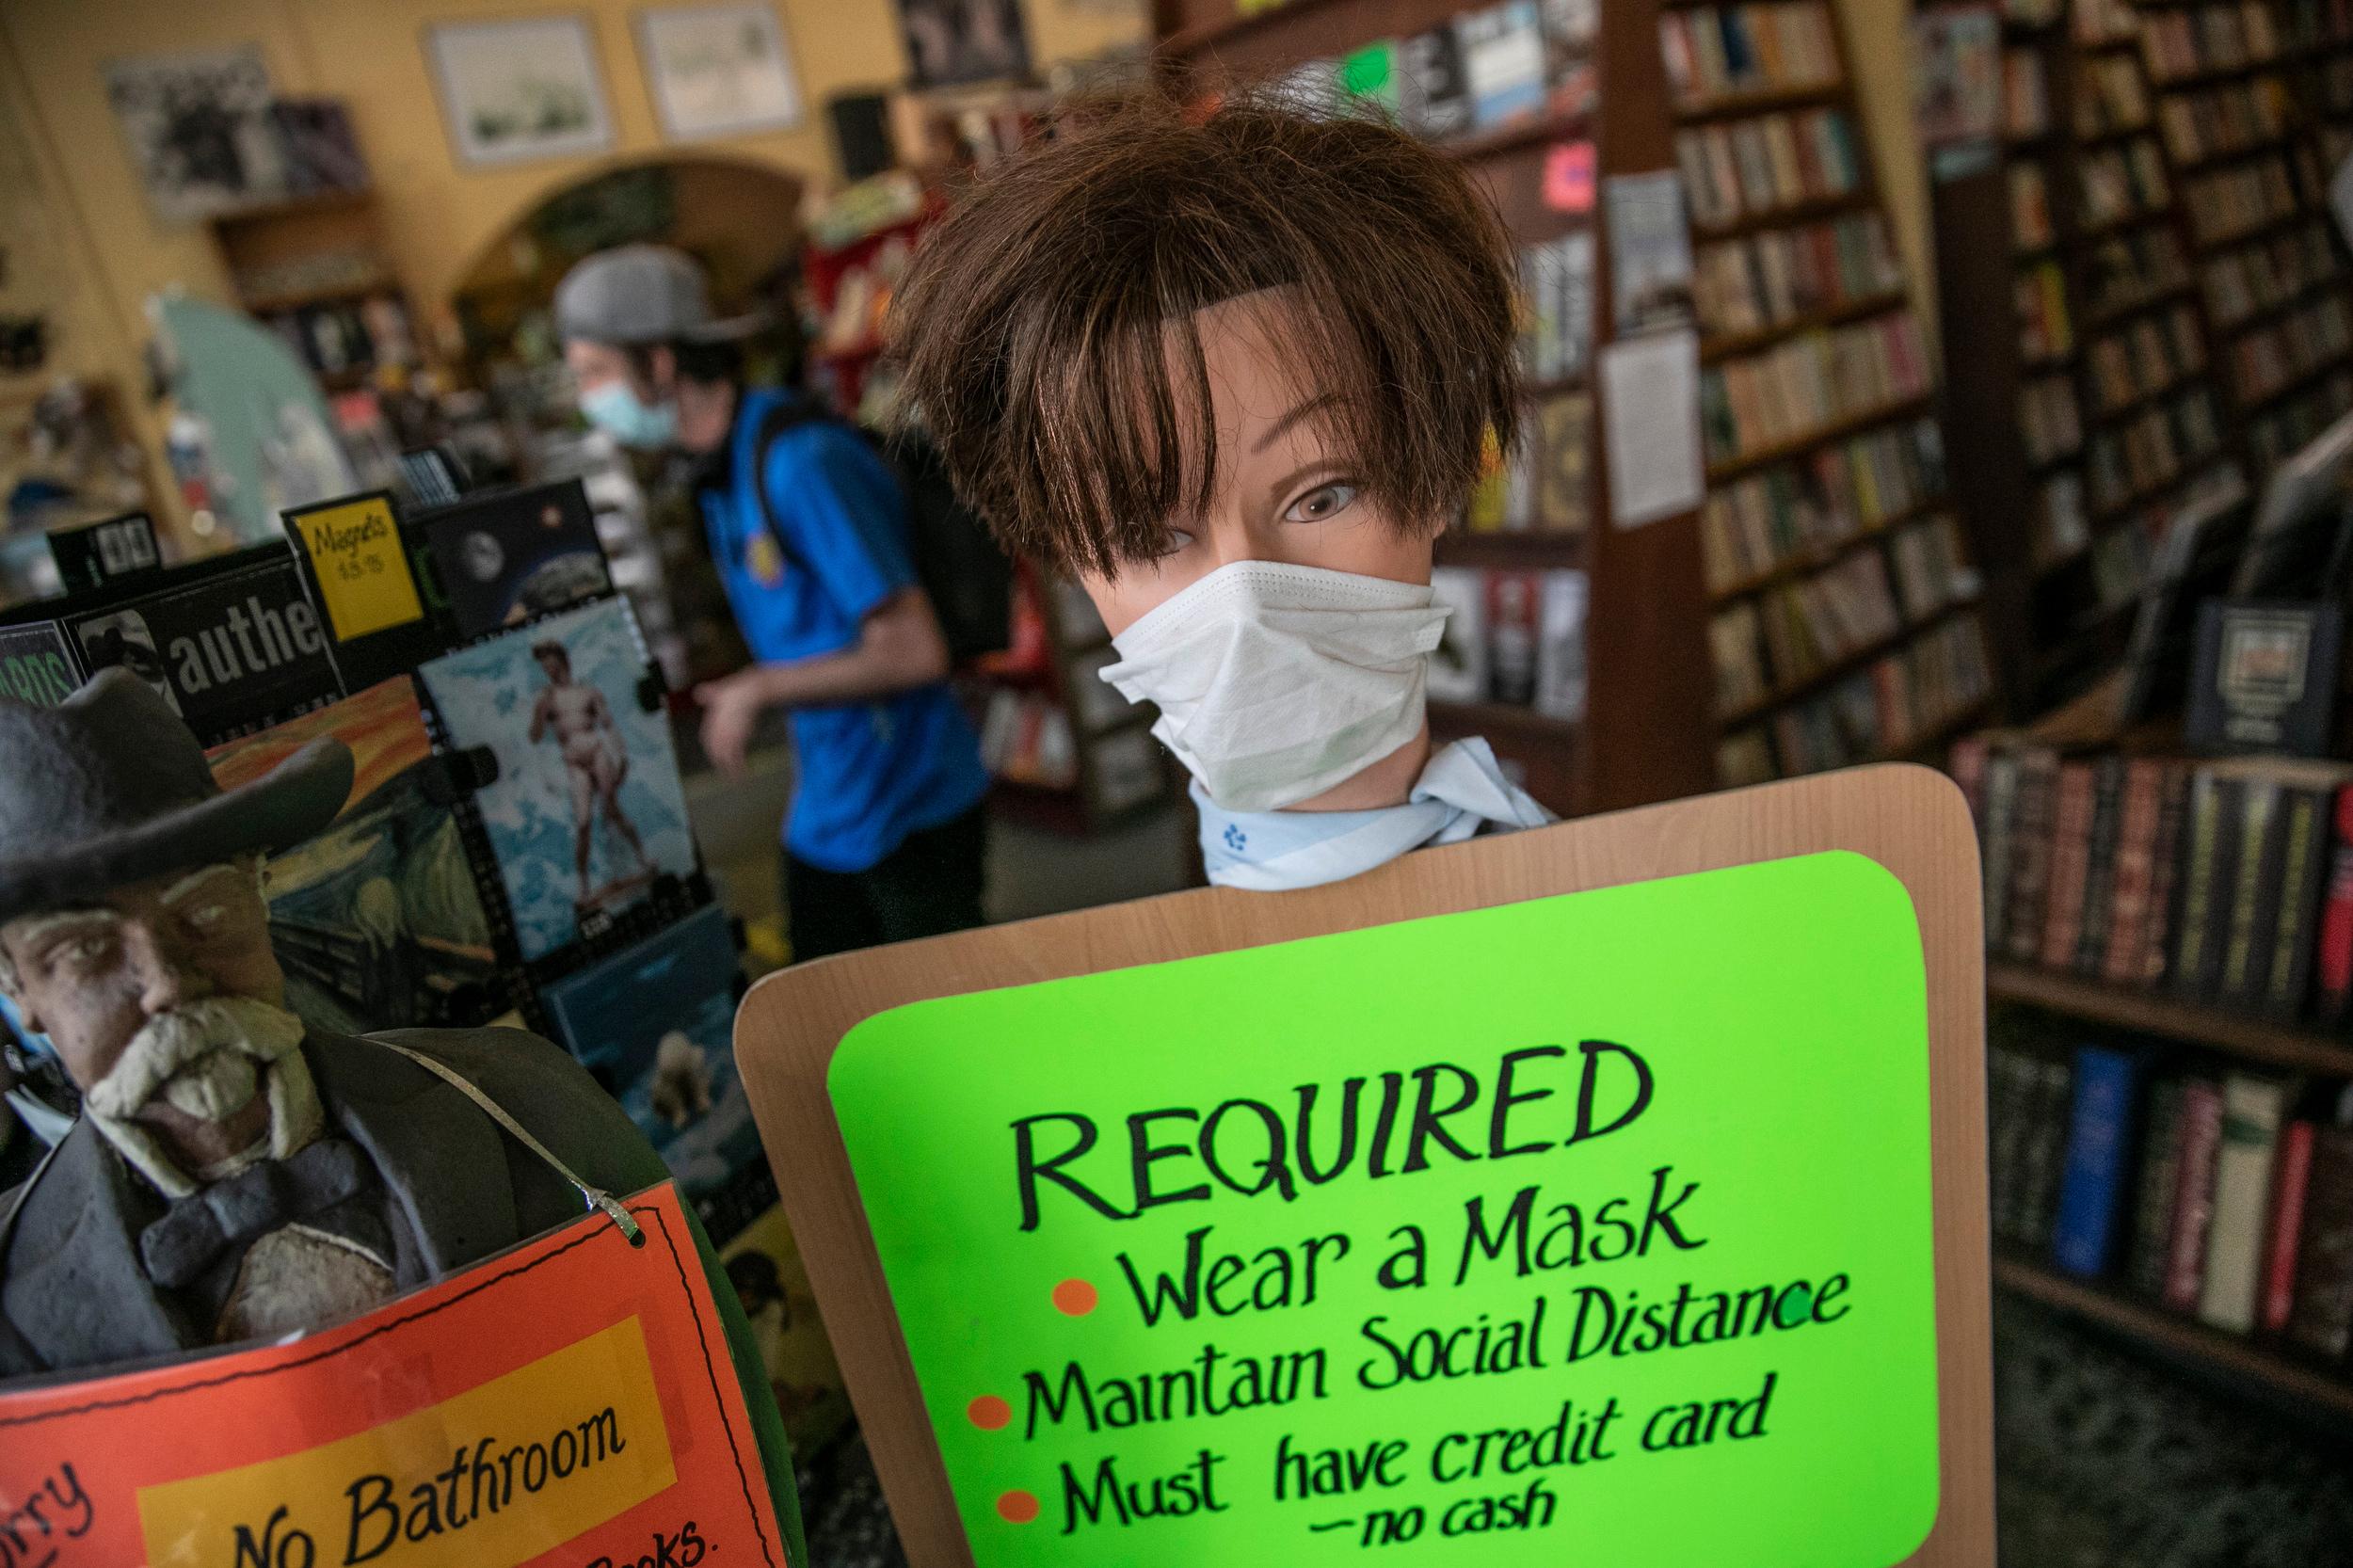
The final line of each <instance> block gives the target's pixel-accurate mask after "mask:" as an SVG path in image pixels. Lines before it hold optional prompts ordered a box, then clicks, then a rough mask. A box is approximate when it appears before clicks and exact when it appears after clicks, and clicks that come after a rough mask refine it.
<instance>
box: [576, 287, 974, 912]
mask: <svg viewBox="0 0 2353 1568" xmlns="http://www.w3.org/2000/svg"><path fill="white" fill-rule="evenodd" d="M555 325H556V330H557V332H558V333H559V334H560V335H561V337H562V338H563V340H564V355H565V359H566V360H567V362H568V364H569V365H570V367H571V371H572V375H573V377H574V379H575V380H576V381H577V382H578V383H579V388H580V403H581V410H582V412H583V413H584V414H585V415H586V416H587V417H588V419H589V421H590V423H592V424H596V425H598V426H599V427H600V428H602V429H604V430H606V431H608V432H610V433H611V434H612V435H613V437H614V438H615V439H616V440H618V441H620V442H621V443H622V444H623V445H625V446H629V447H633V448H637V449H640V450H665V449H666V450H671V451H680V452H684V453H687V454H690V455H692V456H695V457H696V458H697V459H698V460H699V467H700V474H699V478H698V482H697V485H696V491H697V496H698V499H699V501H700V504H701V506H702V512H703V521H704V526H705V531H706V535H707V536H708V538H709V541H710V545H711V552H712V560H713V562H714V563H715V564H716V565H717V567H718V570H719V577H720V581H721V583H722V584H724V585H725V587H726V590H727V596H728V605H729V607H730V608H731V609H732V610H733V611H734V615H735V622H736V625H737V627H738V628H739V629H740V630H741V631H742V632H743V634H744V643H745V645H746V646H747V647H749V648H750V649H751V653H752V660H753V663H752V664H750V665H749V666H748V667H746V668H744V669H743V670H741V671H739V672H738V673H736V674H734V675H731V676H728V677H727V678H726V679H725V680H713V681H710V682H707V683H705V684H704V685H701V686H699V687H697V688H696V696H697V698H699V699H700V701H701V703H702V705H703V728H702V740H703V748H704V750H705V751H707V752H708V753H709V754H710V756H711V759H712V762H713V763H714V764H716V765H717V766H718V767H719V768H720V769H721V770H722V771H724V772H727V773H729V774H736V773H740V772H741V771H742V769H743V767H744V748H745V746H746V744H747V743H748V741H749V739H750V736H751V732H752V728H753V725H754V723H755V722H756V721H757V720H758V718H759V717H760V713H761V712H763V711H765V710H767V709H771V708H782V709H786V710H789V711H790V713H791V715H792V717H791V731H792V749H793V765H794V769H795V777H794V782H793V794H792V807H791V808H790V810H789V811H788V812H787V814H786V817H785V822H784V895H785V904H786V909H787V914H788V920H789V924H790V933H791V936H792V951H793V956H794V957H795V958H804V959H805V958H815V957H820V956H822V955H824V954H825V953H829V952H845V951H848V950H850V949H853V948H860V947H870V946H873V945H875V944H877V943H882V942H896V941H904V940H906V939H908V938H910V937H916V936H937V935H940V934H942V933H945V932H950V931H959V930H963V929H965V928H966V927H968V926H973V925H978V924H979V923H981V920H982V914H981V892H982V859H983V851H984V827H983V819H982V805H981V801H982V796H983V794H984V792H985V791H986V789H987V782H988V780H987V774H986V772H985V771H984V768H983V767H982V764H981V755H980V746H979V743H978V742H977V741H976V739H975V738H974V736H973V733H972V728H971V725H970V724H969V722H968V720H967V719H966V717H965V714H964V711H963V709H962V707H961V706H960V705H959V704H958V702H957V701H956V697H955V694H954V693H953V692H952V690H951V689H950V687H949V685H948V682H947V676H948V670H949V655H948V646H947V642H946V640H945V639H944V637H943V636H942V635H941V632H940V629H939V623H938V620H937V618H936V616H935V615H934V614H933V611H932V606H931V601H930V600H929V598H928V597H927V596H926V595H925V594H924V592H923V589H922V586H921V584H920V580H919V579H918V577H917V575H916V572H915V568H914V567H913V564H912V563H911V561H910V560H909V557H908V546H907V526H906V502H905V498H904V495H903V494H902V492H901V488H900V485H899V481H898V478H897V476H896V475H895V474H894V473H893V472H891V470H890V467H889V466H888V464H887V463H886V462H885V461H884V460H883V459H882V457H881V456H879V455H878V454H877V453H876V452H875V450H874V449H873V447H872V445H870V444H869V443H868V441H867V440H866V439H865V438H864V437H863V436H862V435H860V434H859V433H858V432H857V431H856V429H854V428H852V427H851V426H849V425H847V424H842V423H840V422H839V421H836V420H833V419H830V418H826V417H824V416H823V415H822V413H821V412H820V411H819V410H817V409H816V408H814V407H813V406H811V407H808V408H800V407H799V406H797V405H794V404H793V402H792V400H793V399H794V397H795V395H796V394H793V393H791V392H778V391H775V390H771V389H765V388H751V387H746V386H745V385H744V377H743V356H742V351H741V348H740V346H739V345H740V341H741V339H742V337H743V336H744V332H745V330H746V329H747V328H748V326H749V324H748V323H746V322H744V321H740V320H739V321H723V320H718V319H716V318H714V317H713V315H712V310H711V304H710V296H709V290H708V287H707V285H706V283H705V280H704V278H703V272H702V268H701V267H700V266H699V265H698V264H696V262H694V261H693V260H692V259H691V258H689V257H688V256H686V255H684V254H683V253H681V252H680V251H677V250H673V249H669V248H664V247H659V246H649V245H633V246H624V247H621V248H616V249H613V250H606V251H600V252H599V253H597V254H596V255H593V256H590V257H588V258H587V259H586V260H584V261H583V262H581V263H580V264H578V265H577V266H575V267H574V268H573V269H572V270H571V271H570V272H569V273H568V274H567V275H566V277H565V279H564V280H563V282H562V283H561V284H560V285H558V287H557V289H556V294H555ZM780 408H785V409H790V410H791V411H792V412H796V413H799V414H801V415H802V416H803V417H799V418H794V419H789V420H784V421H779V420H778V419H777V417H776V416H777V412H778V410H779V409H780ZM771 431H773V434H770V432H771ZM763 438H765V439H763Z"/></svg>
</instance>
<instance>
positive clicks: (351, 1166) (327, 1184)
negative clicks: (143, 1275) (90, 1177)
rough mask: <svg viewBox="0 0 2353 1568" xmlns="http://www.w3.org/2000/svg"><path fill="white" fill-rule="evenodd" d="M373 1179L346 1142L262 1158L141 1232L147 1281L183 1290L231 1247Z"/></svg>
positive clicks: (357, 1152) (321, 1141)
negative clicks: (280, 1157) (277, 1157)
mask: <svg viewBox="0 0 2353 1568" xmlns="http://www.w3.org/2000/svg"><path fill="white" fill-rule="evenodd" d="M366 1181H367V1160H366V1157H365V1156H363V1155H362V1154H361V1153H360V1148H359V1145H357V1144H354V1143H352V1142H351V1141H350V1140H349V1139H347V1138H321V1139H319V1140H317V1141H316V1142H315V1143H312V1144H309V1145H308V1146H307V1147H305V1148H303V1149H301V1150H299V1151H298V1152H296V1154H295V1156H294V1157H293V1158H292V1159H290V1160H263V1161H262V1162H261V1163H259V1164H258V1165H248V1167H246V1168H245V1169H244V1170H242V1171H239V1172H238V1173H237V1174H236V1175H235V1176H230V1177H228V1178H227V1179H225V1180H221V1181H216V1182H214V1183H213V1184H212V1185H211V1186H210V1187H207V1188H204V1189H203V1190H202V1191H200V1192H192V1193H190V1194H189V1195H188V1196H186V1197H184V1198H180V1199H177V1200H175V1201H174V1202H173V1204H172V1206H171V1208H169V1209H168V1210H166V1211H165V1213H164V1217H163V1218H162V1219H160V1220H157V1221H156V1222H155V1223H154V1224H151V1225H149V1226H148V1227H147V1228H146V1229H145V1230H144V1231H142V1232H140V1233H139V1256H140V1258H141V1260H142V1261H144V1262H145V1263H146V1265H147V1275H148V1277H149V1278H150V1279H152V1280H153V1281H154V1282H155V1283H156V1284H158V1285H160V1286H163V1287H164V1288H167V1289H175V1290H176V1289H178V1288H180V1287H182V1286H184V1285H187V1284H189V1283H191V1282H192V1281H194V1280H195V1279H196V1278H197V1277H198V1276H199V1275H200V1274H201V1273H203V1272H204V1271H205V1270H207V1269H209V1268H211V1267H212V1266H213V1262H214V1260H215V1259H216V1258H217V1257H219V1256H220V1255H221V1254H222V1252H224V1251H225V1250H227V1249H228V1248H229V1247H231V1246H232V1245H243V1244H245V1243H246V1242H248V1241H251V1240H254V1239H255V1238H256V1237H260V1236H264V1235H267V1234H268V1233H269V1232H271V1231H273V1230H276V1229H278V1228H279V1227H280V1225H284V1224H291V1223H292V1222H294V1221H296V1220H299V1219H301V1218H302V1217H303V1216H305V1215H307V1214H315V1213H316V1212H318V1211H319V1210H320V1209H322V1208H328V1207H330V1206H332V1205H334V1204H339V1203H341V1202H343V1201H344V1199H345V1198H348V1197H352V1196H354V1195H356V1194H357V1193H358V1192H360V1188H361V1187H362V1186H364V1185H365V1184H366Z"/></svg>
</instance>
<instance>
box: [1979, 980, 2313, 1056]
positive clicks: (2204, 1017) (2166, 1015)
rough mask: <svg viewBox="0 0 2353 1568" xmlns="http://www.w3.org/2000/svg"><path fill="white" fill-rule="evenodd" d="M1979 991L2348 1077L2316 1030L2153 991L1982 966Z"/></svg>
mask: <svg viewBox="0 0 2353 1568" xmlns="http://www.w3.org/2000/svg"><path fill="white" fill-rule="evenodd" d="M1985 984H1986V992H1987V994H1988V995H1989V996H1991V997H1993V999H1994V1000H1996V1001H2015V1002H2023V1003H2025V1005H2027V1006H2029V1007H2040V1008H2041V1009H2043V1010H2044V1011H2045V1012H2050V1013H2058V1014H2063V1015H2065V1016H2068V1017H2071V1018H2081V1019H2084V1020H2085V1021H2087V1022H2089V1023H2099V1024H2106V1025H2109V1026H2111V1027H2113V1028H2117V1029H2129V1030H2133V1031H2136V1032H2139V1033H2142V1034H2154V1035H2158V1036H2160V1037H2162V1038H2164V1039H2168V1040H2176V1041H2179V1042H2181V1043H2182V1044H2184V1045H2191V1046H2202V1047H2205V1048H2208V1049H2211V1050H2217V1051H2223V1052H2226V1053H2228V1054H2230V1055H2233V1056H2237V1057H2243V1058H2245V1059H2246V1060H2247V1061H2249V1062H2260V1063H2262V1064H2265V1066H2272V1067H2283V1068H2286V1069H2287V1070H2289V1071H2291V1072H2301V1073H2315V1074H2319V1075H2321V1076H2324V1077H2329V1078H2345V1079H2353V1044H2348V1043H2346V1042H2345V1041H2344V1040H2341V1039H2338V1038H2336V1037H2334V1036H2332V1035H2327V1034H2322V1033H2319V1032H2316V1031H2311V1030H2304V1029H2298V1028H2296V1027H2294V1026H2291V1025H2286V1024H2277V1023H2272V1022H2269V1021H2267V1020H2265V1019H2262V1018H2251V1017H2249V1016H2246V1015H2245V1014H2242V1013H2233V1012H2231V1011H2229V1010H2227V1009H2224V1008H2219V1007H2201V1006H2198V1005H2196V1004H2195V1003H2191V1002H2185V1001H2183V1000H2179V999H2177V998H2174V997H2169V996H2166V995H2164V994H2162V993H2159V992H2152V991H2131V990H2126V989H2124V988H2123V987H2121V986H2115V985H2104V984H2099V983H2098V982H2096V981H2089V980H2081V979H2077V978H2076V977H2074V976H2073V975H2067V974H2059V973H2057V972H2054V971H2052V970H2049V969H2041V968H2034V967H2032V966H2030V965H2025V964H1997V963H1989V964H1987V966H1986V970H1985Z"/></svg>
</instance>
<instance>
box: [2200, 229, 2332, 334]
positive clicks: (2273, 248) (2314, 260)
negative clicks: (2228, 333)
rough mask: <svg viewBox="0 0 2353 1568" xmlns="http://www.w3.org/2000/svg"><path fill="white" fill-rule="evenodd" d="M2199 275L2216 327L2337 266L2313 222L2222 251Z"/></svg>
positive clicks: (2322, 278)
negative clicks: (2203, 284) (2234, 248)
mask: <svg viewBox="0 0 2353 1568" xmlns="http://www.w3.org/2000/svg"><path fill="white" fill-rule="evenodd" d="M2199 274H2200V276H2201V278H2202V279H2203V280H2204V281H2205V288H2206V312H2207V314H2208V315H2209V316H2210V317H2211V318H2212V319H2213V321H2214V324H2215V325H2216V326H2217V327H2221V328H2230V327H2234V326H2236V325H2237V324H2238V323H2239V322H2241V321H2244V320H2246V319H2247V318H2248V317H2249V316H2250V315H2253V314H2254V313H2255V312H2258V311H2268V310H2270V309H2271V308H2272V307H2274V306H2276V305H2282V304H2285V303H2286V302H2287V301H2288V300H2290V299H2293V298H2294V297H2295V296H2297V295H2299V294H2302V293H2303V292H2304V291H2305V290H2306V289H2309V288H2313V287H2314V286H2315V285H2317V284H2320V283H2323V282H2326V281H2328V280H2329V279H2332V278H2335V277H2337V276H2338V269H2337V258H2336V251H2335V250H2334V248H2331V246H2330V245H2329V231H2328V229H2327V228H2326V227H2325V226H2324V225H2323V224H2322V223H2321V222H2319V221H2318V220H2315V221H2313V222H2311V223H2307V224H2302V225H2299V226H2298V227H2297V228H2294V229H2290V230H2288V231H2286V232H2283V233H2278V234H2273V235H2271V236H2270V237H2268V238H2266V239H2261V240H2257V241H2255V242H2253V243H2252V244H2249V245H2247V246H2243V247H2241V248H2238V249H2236V250H2228V251H2224V252H2223V253H2222V254H2221V255H2218V256H2215V257H2213V258H2211V259H2209V260H2208V261H2207V262H2206V263H2205V264H2204V265H2202V266H2201V267H2200V268H2199Z"/></svg>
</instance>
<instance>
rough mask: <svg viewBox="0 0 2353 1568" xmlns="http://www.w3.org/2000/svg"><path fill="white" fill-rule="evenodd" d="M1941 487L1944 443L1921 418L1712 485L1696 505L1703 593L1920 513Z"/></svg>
mask: <svg viewBox="0 0 2353 1568" xmlns="http://www.w3.org/2000/svg"><path fill="white" fill-rule="evenodd" d="M1944 490H1945V449H1944V443H1943V439H1942V437H1941V436H1940V434H1939V432H1938V428H1937V425H1936V424H1935V422H1934V421H1932V420H1926V419H1924V420H1918V421H1914V422H1911V423H1908V424H1891V425H1885V426H1882V427H1881V428H1880V429H1877V430H1871V431H1867V432H1865V434H1863V435H1859V436H1852V437H1849V438H1848V439H1847V440H1843V441H1836V442H1833V443H1832V444H1830V445H1827V446H1823V447H1820V448H1817V450H1815V451H1813V452H1810V453H1808V454H1806V455H1805V456H1803V457H1801V458H1797V459H1793V460H1792V461H1790V462H1787V463H1781V464H1776V465H1774V466H1773V467H1771V468H1769V469H1767V470H1765V471H1764V472H1760V473H1753V474H1750V475H1748V476H1746V477H1745V478H1741V479H1738V480H1736V481H1734V482H1733V483H1732V484H1729V485H1721V486H1716V487H1713V488H1710V489H1709V490H1708V492H1707V500H1706V502H1705V504H1703V505H1702V506H1701V508H1700V541H1701V545H1702V551H1703V557H1702V558H1703V560H1704V562H1705V568H1706V574H1707V585H1708V590H1709V592H1710V593H1713V594H1719V595H1721V594H1724V593H1729V592H1731V591H1732V590H1734V589H1735V588H1737V586H1739V585H1740V584H1744V583H1748V582H1752V581H1753V580H1754V579H1756V578H1758V577H1761V576H1763V575H1764V574H1766V573H1767V572H1769V571H1771V570H1772V569H1774V568H1776V567H1779V566H1780V565H1781V564H1782V563H1783V562H1785V561H1787V560H1790V559H1791V558H1793V557H1795V556H1797V555H1799V554H1801V553H1804V552H1811V551H1818V550H1824V549H1829V548H1833V547H1835V546H1837V545H1839V544H1843V543H1845V542H1846V541H1847V540H1849V539H1852V538H1856V537H1859V536H1862V535H1863V534H1865V533H1866V532H1868V531H1869V530H1871V529H1874V528H1877V527H1879V526H1880V525H1881V523H1883V522H1885V521H1886V520H1888V519H1890V518H1896V517H1900V516H1903V515H1905V514H1907V513H1910V512H1913V511H1916V510H1918V509H1919V508H1920V507H1922V506H1924V505H1926V504H1929V502H1930V501H1932V500H1934V499H1935V498H1936V497H1937V496H1939V495H1942V494H1943V493H1944Z"/></svg>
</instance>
